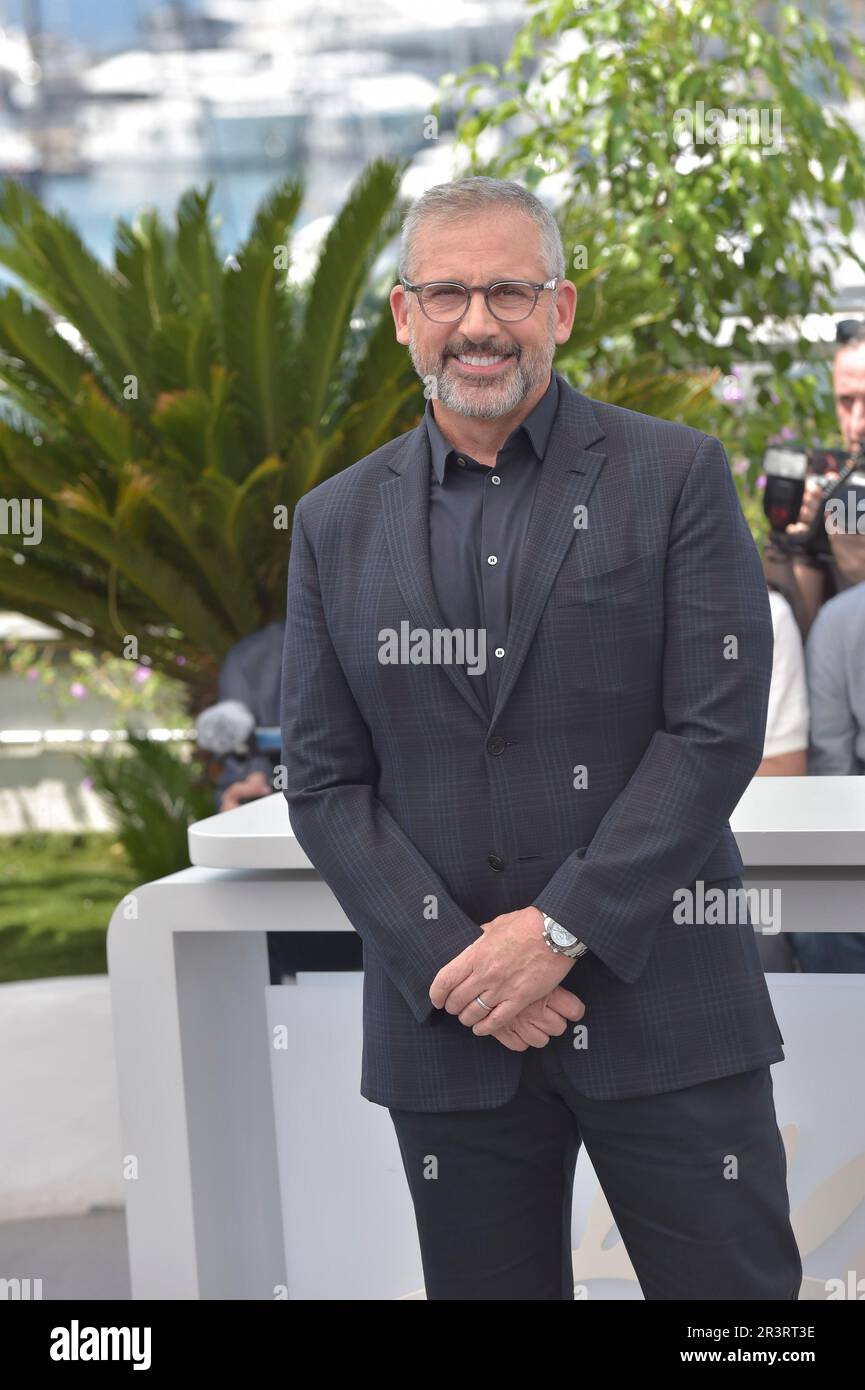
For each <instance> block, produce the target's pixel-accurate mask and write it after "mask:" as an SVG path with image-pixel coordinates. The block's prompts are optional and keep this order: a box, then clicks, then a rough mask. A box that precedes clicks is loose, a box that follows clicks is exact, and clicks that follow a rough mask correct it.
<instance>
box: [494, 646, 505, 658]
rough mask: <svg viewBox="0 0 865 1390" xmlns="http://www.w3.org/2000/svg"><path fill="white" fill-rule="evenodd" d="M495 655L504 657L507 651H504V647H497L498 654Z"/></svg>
mask: <svg viewBox="0 0 865 1390" xmlns="http://www.w3.org/2000/svg"><path fill="white" fill-rule="evenodd" d="M495 654H496V656H504V654H505V649H504V647H496V652H495Z"/></svg>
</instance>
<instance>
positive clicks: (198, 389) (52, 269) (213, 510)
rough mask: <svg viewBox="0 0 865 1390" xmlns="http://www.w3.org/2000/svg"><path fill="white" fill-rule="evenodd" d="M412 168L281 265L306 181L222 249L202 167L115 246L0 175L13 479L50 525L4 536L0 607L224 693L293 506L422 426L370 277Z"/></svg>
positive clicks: (275, 569) (200, 697)
mask: <svg viewBox="0 0 865 1390" xmlns="http://www.w3.org/2000/svg"><path fill="white" fill-rule="evenodd" d="M402 170H403V166H402V165H401V164H400V163H399V162H396V161H376V162H375V163H373V164H372V165H370V166H369V168H368V169H367V170H366V171H365V172H364V173H363V175H362V176H361V177H360V178H359V180H358V181H357V183H356V184H355V185H354V187H353V188H352V189H351V191H350V193H349V196H348V198H347V200H346V202H345V204H344V206H343V207H342V208H341V210H340V211H339V213H338V214H337V216H336V218H335V220H334V222H333V224H332V226H331V228H330V230H329V232H328V234H327V236H326V238H325V240H324V243H323V246H322V249H321V251H320V254H319V257H318V261H317V265H316V267H315V270H314V272H313V273H312V275H311V277H310V278H309V280H308V281H306V282H305V283H303V284H298V283H296V282H295V281H294V280H293V279H292V277H291V276H290V275H289V274H288V267H289V262H290V257H291V237H292V230H293V227H294V224H295V222H296V219H297V217H298V213H299V210H300V206H301V201H302V187H301V185H300V183H299V182H298V181H297V180H295V179H288V180H286V181H285V182H284V183H282V184H281V185H279V186H278V187H276V188H275V189H274V190H273V191H272V192H271V193H270V194H269V195H268V196H267V197H266V198H265V199H264V200H263V201H262V203H261V204H260V206H259V207H258V209H257V211H256V213H255V216H254V219H253V222H252V226H251V230H250V232H249V235H248V236H247V238H246V240H245V241H244V242H243V243H242V245H240V246H239V247H237V249H236V250H235V252H234V254H233V255H230V256H228V257H225V256H223V254H222V253H221V252H220V250H219V248H218V245H217V242H216V238H215V233H214V227H213V218H212V214H211V209H210V198H211V194H212V185H208V187H207V188H206V190H205V192H204V193H200V192H198V191H194V190H193V191H190V192H188V193H186V194H185V195H184V197H183V198H182V199H181V201H180V203H179V206H178V209H177V214H176V225H175V226H173V227H169V226H167V225H166V224H165V223H164V222H163V221H162V220H161V219H160V218H159V217H158V216H157V215H156V214H155V213H154V212H152V211H147V212H145V213H143V214H142V215H141V217H140V218H139V219H138V220H137V221H136V222H135V224H134V225H131V224H130V223H128V222H126V221H123V220H120V221H118V222H117V224H116V228H115V246H114V264H113V266H104V265H103V264H102V263H101V262H100V261H99V260H98V259H96V258H95V257H94V256H93V255H92V254H91V253H90V251H89V250H88V249H87V248H86V246H85V245H84V243H83V242H82V240H81V238H80V237H79V235H78V234H77V232H76V231H75V229H74V227H73V226H72V225H71V224H70V223H69V221H68V220H67V219H66V218H65V217H63V216H62V215H58V214H53V213H50V212H48V211H47V210H46V209H45V208H44V207H43V206H42V204H41V203H40V202H39V201H38V199H37V198H35V197H34V196H33V195H32V194H31V193H29V192H28V191H27V190H26V189H25V188H24V187H23V186H21V185H20V184H18V183H16V182H14V181H11V180H10V181H7V182H6V183H5V184H4V185H3V186H2V190H0V264H2V265H4V266H5V267H7V269H8V270H10V271H12V272H13V273H14V275H15V276H16V277H17V278H18V280H20V281H21V282H22V285H23V289H19V288H15V287H11V286H10V287H8V288H5V289H3V290H2V292H0V383H2V385H3V387H4V388H5V406H6V408H5V409H4V410H3V419H2V420H0V492H2V494H3V496H4V497H6V498H21V499H24V498H38V499H41V502H42V538H41V542H40V543H39V544H33V545H28V544H24V543H22V541H21V539H20V537H18V536H16V535H14V534H0V605H3V606H6V607H9V608H11V609H14V610H15V611H17V612H21V613H25V614H28V615H31V616H33V617H35V618H38V619H41V620H43V621H47V622H51V623H53V624H55V625H59V626H60V627H61V628H65V629H66V630H68V631H69V632H70V633H71V634H74V637H75V640H76V642H77V643H78V644H79V645H92V646H93V647H95V648H97V649H99V650H101V651H119V652H121V653H122V654H124V655H126V654H127V652H128V646H125V645H124V644H128V639H129V638H130V637H135V638H136V639H137V643H138V649H137V651H136V652H135V653H134V654H135V655H138V656H139V658H140V657H143V658H144V659H145V660H147V661H149V663H150V664H151V665H152V666H153V667H154V668H156V669H161V670H163V671H165V672H167V673H170V674H171V675H173V676H176V677H179V678H180V679H182V680H185V681H186V682H188V684H189V685H190V687H191V690H190V704H191V707H192V708H193V709H194V708H196V707H200V705H201V704H204V703H208V701H209V700H210V699H212V698H213V693H214V681H215V676H216V672H217V670H218V666H219V663H220V661H221V659H222V657H223V656H224V654H225V652H226V651H227V649H228V648H229V647H230V646H231V645H232V643H233V642H235V641H236V640H237V639H238V638H239V637H241V636H244V635H245V634H247V633H249V632H253V631H255V630H256V629H258V628H260V627H263V626H264V625H265V624H266V623H268V622H271V621H273V620H274V619H277V618H280V617H281V616H283V614H284V611H285V572H286V566H287V561H288V548H289V546H288V541H289V535H290V531H289V530H288V529H287V528H289V527H290V524H291V515H292V512H293V508H294V505H295V503H296V502H297V500H298V499H299V498H300V497H301V496H302V495H303V493H304V492H306V491H307V490H308V489H309V488H310V487H312V486H313V485H314V484H316V483H318V482H320V481H322V480H323V479H324V478H327V477H328V476H330V475H331V474H333V473H336V472H338V471H339V470H340V469H342V468H344V467H345V466H347V465H348V464H351V463H353V462H355V461H356V460H357V459H359V458H361V457H363V456H364V455H365V454H366V453H368V452H370V450H372V449H374V448H376V447H377V446H378V445H379V444H381V443H383V442H384V441H385V440H386V439H388V438H391V437H392V436H393V435H394V434H398V433H400V432H401V431H402V430H405V429H407V428H409V427H410V426H411V424H412V423H414V422H415V421H416V420H417V419H418V418H419V415H420V411H421V409H422V406H423V400H422V396H421V393H420V389H419V386H418V383H417V379H416V377H415V376H414V374H413V372H412V369H411V364H410V362H409V360H408V356H407V354H406V352H405V349H404V348H403V347H401V346H400V345H399V344H397V343H396V341H395V339H394V332H393V323H392V320H391V316H390V311H389V308H388V306H387V303H386V301H385V299H384V295H383V293H380V292H374V287H371V285H370V276H371V272H372V270H373V267H374V266H375V264H376V262H377V261H378V258H379V256H380V254H381V252H382V251H383V250H384V249H385V248H386V247H387V245H388V243H389V242H390V241H391V239H392V237H393V235H394V233H395V231H396V229H397V226H398V219H399V211H400V209H399V206H398V189H399V182H400V178H401V175H402Z"/></svg>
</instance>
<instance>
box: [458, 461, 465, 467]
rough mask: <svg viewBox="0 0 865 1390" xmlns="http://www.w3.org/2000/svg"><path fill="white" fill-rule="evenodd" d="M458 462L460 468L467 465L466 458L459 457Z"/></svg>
mask: <svg viewBox="0 0 865 1390" xmlns="http://www.w3.org/2000/svg"><path fill="white" fill-rule="evenodd" d="M457 463H458V464H459V466H460V468H465V466H466V461H465V459H457Z"/></svg>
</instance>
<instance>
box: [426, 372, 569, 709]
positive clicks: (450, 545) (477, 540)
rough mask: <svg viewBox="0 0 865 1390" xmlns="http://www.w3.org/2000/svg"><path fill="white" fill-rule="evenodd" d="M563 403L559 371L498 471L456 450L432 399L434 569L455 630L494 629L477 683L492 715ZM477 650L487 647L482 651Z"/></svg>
mask: <svg viewBox="0 0 865 1390" xmlns="http://www.w3.org/2000/svg"><path fill="white" fill-rule="evenodd" d="M558 404H559V386H558V382H557V380H556V376H555V373H554V372H552V373H551V374H550V384H549V386H548V387H547V390H546V392H545V393H544V395H543V396H542V397H541V399H540V400H539V401H538V403H537V405H536V406H535V407H534V409H533V410H532V411H531V412H530V413H529V414H528V415H527V416H526V418H525V420H523V422H522V424H520V425H518V426H517V428H516V429H515V430H513V431H512V432H511V433H510V434H509V435H508V437H507V439H506V440H505V442H504V444H503V445H502V447H501V449H500V450H499V452H498V454H497V455H496V462H495V466H494V467H493V468H489V467H487V466H486V465H485V464H482V463H478V461H477V460H476V459H473V458H472V457H471V456H470V455H469V454H466V453H460V452H458V451H457V450H456V449H453V448H452V447H451V445H450V444H449V443H448V441H447V440H446V439H445V437H444V435H443V434H442V432H441V430H440V429H439V427H438V425H437V424H436V421H435V416H434V415H433V402H432V399H430V400H429V401H428V402H427V407H426V413H425V416H424V419H425V421H426V427H427V432H428V434H429V440H430V450H431V468H430V493H429V541H430V568H431V570H432V580H433V587H434V589H435V591H436V597H437V599H438V603H439V608H440V609H441V613H442V617H443V618H444V621H445V626H446V627H448V628H457V629H461V630H463V631H466V630H468V629H475V630H477V629H480V628H485V629H486V673H485V675H480V674H478V675H477V676H474V677H473V679H475V680H477V681H478V682H480V683H481V685H480V689H479V691H478V693H479V694H480V696H481V700H482V701H483V700H484V699H486V704H487V707H488V709H489V713H490V715H492V710H493V705H494V704H495V697H496V692H497V691H498V685H499V678H500V673H501V669H502V661H503V658H504V655H505V651H506V649H507V635H508V626H509V624H510V617H511V607H512V605H513V598H514V593H515V587H516V581H517V574H518V571H519V563H520V558H521V554H522V547H523V541H524V539H525V534H526V527H527V525H528V520H529V514H530V512H531V509H532V503H533V502H534V497H535V488H536V487H537V483H538V477H539V475H540V470H541V465H542V463H543V458H544V453H545V452H546V448H547V442H548V440H549V436H550V430H551V429H552V425H553V420H554V418H555V414H556V410H557V408H558ZM477 650H482V648H478V649H477Z"/></svg>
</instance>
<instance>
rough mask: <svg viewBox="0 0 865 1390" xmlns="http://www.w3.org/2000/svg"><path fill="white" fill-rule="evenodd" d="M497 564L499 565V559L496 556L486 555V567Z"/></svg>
mask: <svg viewBox="0 0 865 1390" xmlns="http://www.w3.org/2000/svg"><path fill="white" fill-rule="evenodd" d="M498 563H499V557H498V555H488V556H487V564H488V565H497V564H498Z"/></svg>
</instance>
